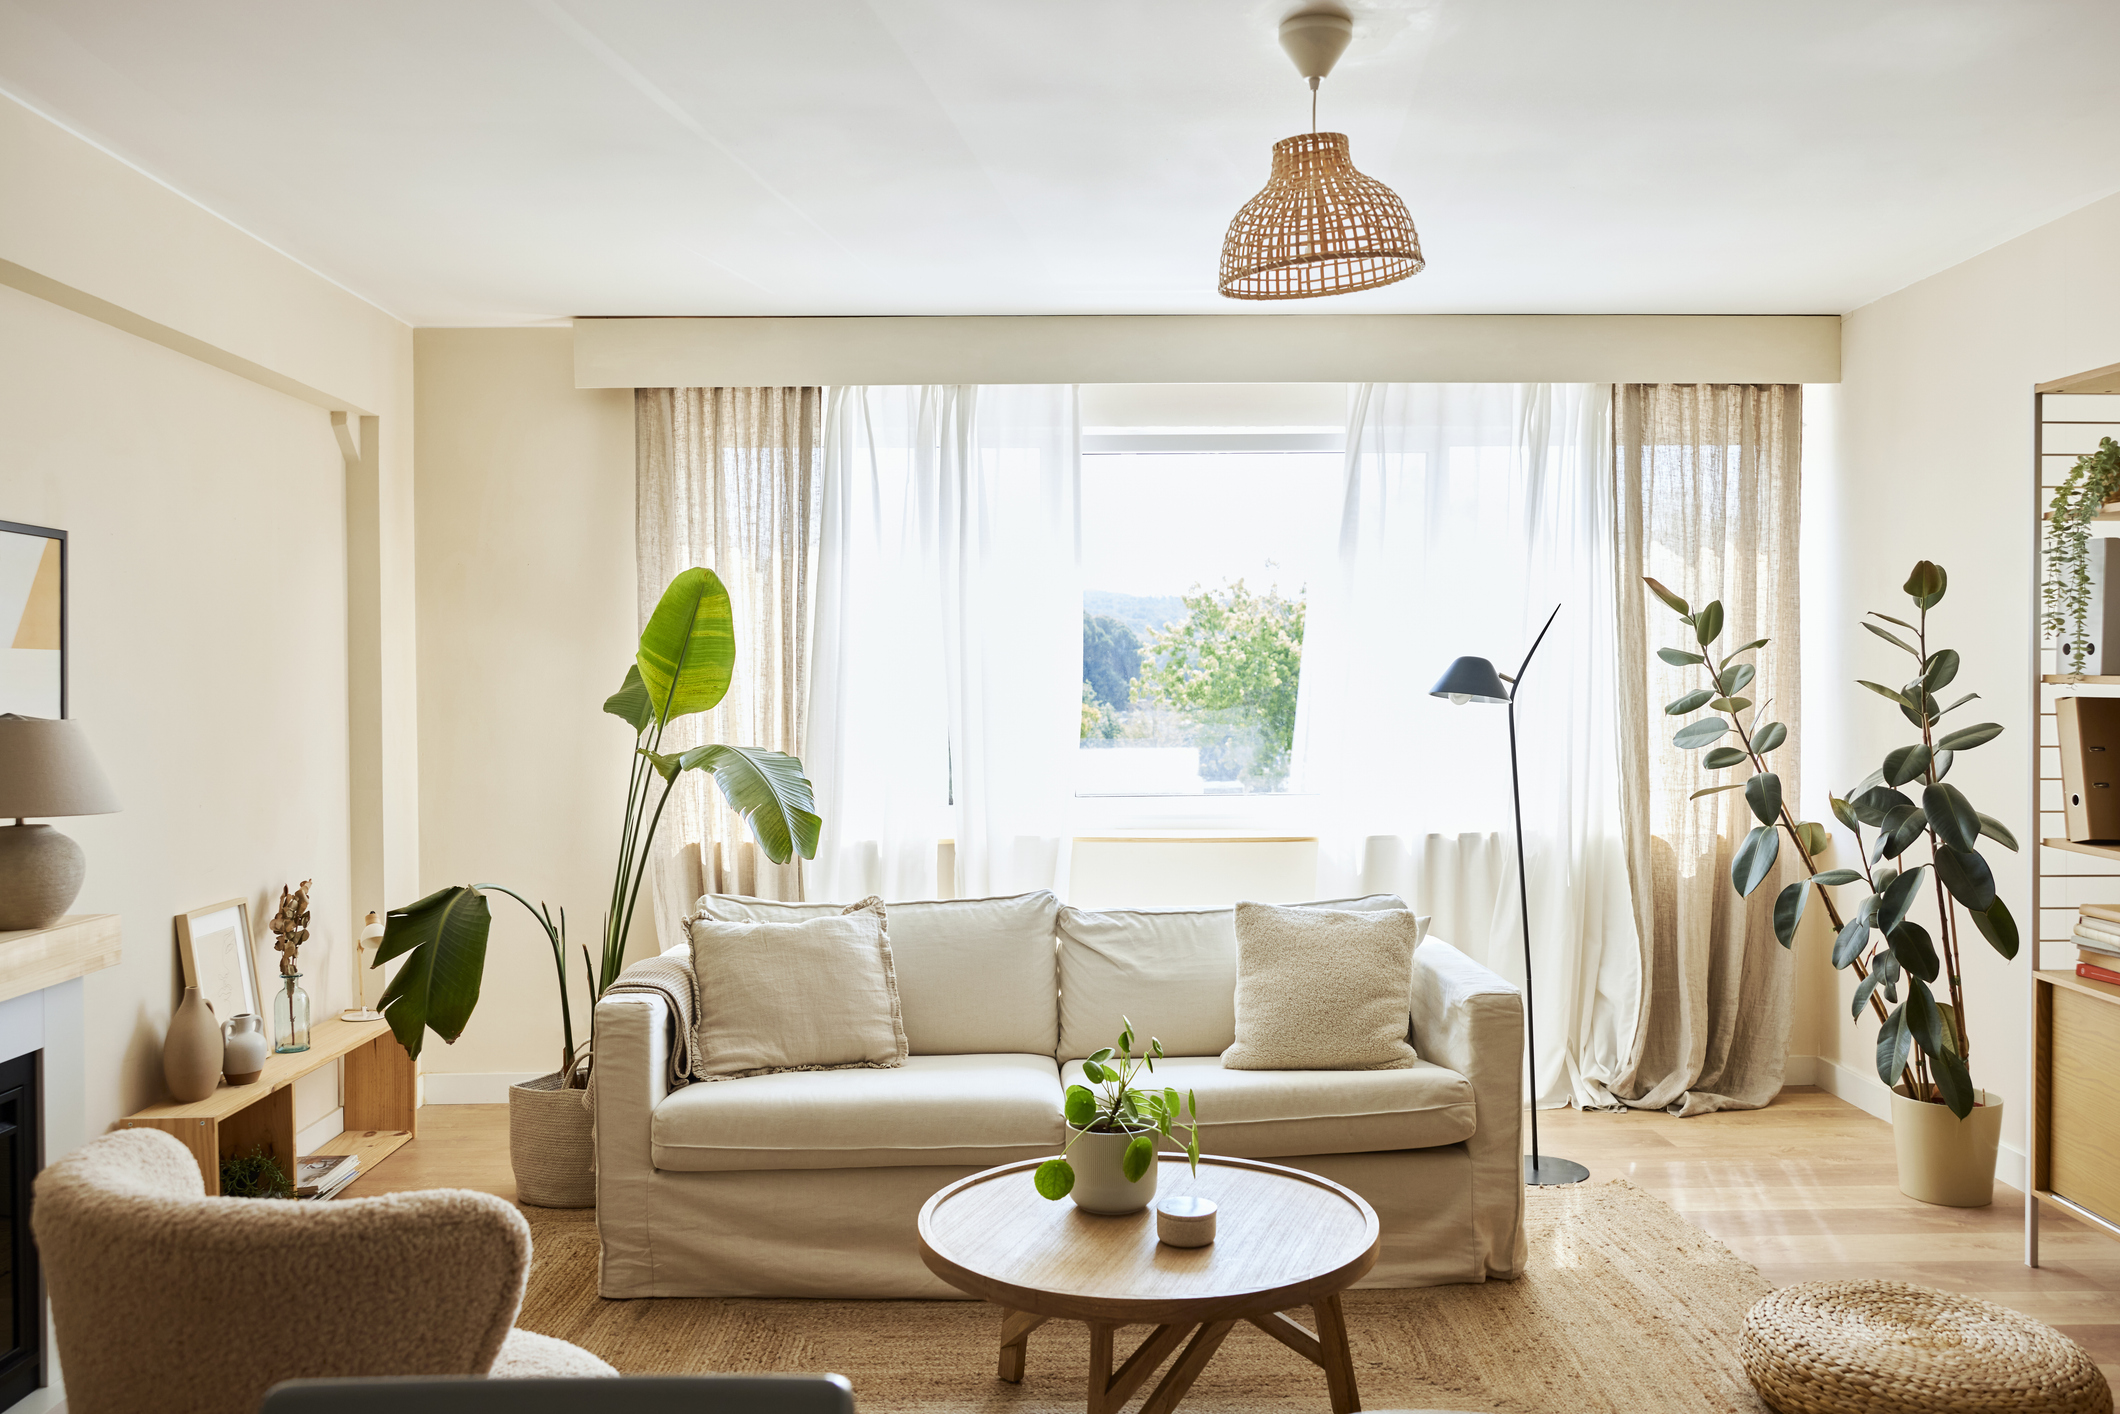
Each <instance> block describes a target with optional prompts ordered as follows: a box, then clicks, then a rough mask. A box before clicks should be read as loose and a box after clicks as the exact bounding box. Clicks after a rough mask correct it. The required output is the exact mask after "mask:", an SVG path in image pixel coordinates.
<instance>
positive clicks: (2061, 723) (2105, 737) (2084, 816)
mask: <svg viewBox="0 0 2120 1414" xmlns="http://www.w3.org/2000/svg"><path fill="white" fill-rule="evenodd" d="M2054 718H2055V723H2056V725H2057V726H2058V727H2059V728H2060V734H2061V804H2062V810H2063V813H2064V814H2065V815H2066V817H2067V823H2068V837H2069V839H2071V840H2072V841H2074V842H2076V843H2077V844H2112V843H2116V842H2120V697H2063V698H2060V699H2058V700H2057V701H2056V702H2055V703H2054Z"/></svg>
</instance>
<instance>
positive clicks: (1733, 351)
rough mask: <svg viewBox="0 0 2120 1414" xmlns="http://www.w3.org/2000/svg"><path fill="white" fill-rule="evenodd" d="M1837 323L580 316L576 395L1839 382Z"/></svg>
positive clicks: (1590, 318) (1714, 317)
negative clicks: (993, 386)
mask: <svg viewBox="0 0 2120 1414" xmlns="http://www.w3.org/2000/svg"><path fill="white" fill-rule="evenodd" d="M1839 381H1840V317H1839V316H1838V315H1785V314H1757V315H1724V314H1082V315H1078V314H1058V315H1035V316H1031V315H1027V316H1004V315H992V316H965V317H956V316H938V317H930V318H924V317H905V318H845V319H840V318H802V319H795V318H789V319H779V318H768V319H577V320H575V321H574V386H575V387H577V388H712V387H770V386H796V385H818V384H829V385H846V384H908V383H922V384H954V383H1369V382H1408V383H1546V382H1552V383H1837V382H1839Z"/></svg>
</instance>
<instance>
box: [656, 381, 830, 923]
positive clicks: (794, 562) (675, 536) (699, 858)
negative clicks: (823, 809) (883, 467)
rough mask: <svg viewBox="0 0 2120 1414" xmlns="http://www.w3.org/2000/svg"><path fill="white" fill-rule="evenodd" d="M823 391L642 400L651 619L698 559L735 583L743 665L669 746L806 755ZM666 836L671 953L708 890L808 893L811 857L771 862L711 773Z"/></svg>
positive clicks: (693, 393)
mask: <svg viewBox="0 0 2120 1414" xmlns="http://www.w3.org/2000/svg"><path fill="white" fill-rule="evenodd" d="M822 413H823V399H822V390H820V389H817V388H641V389H638V390H637V391H636V392H635V394H634V437H635V442H634V445H635V460H636V478H635V492H636V498H635V512H634V514H635V528H636V548H637V557H638V567H639V568H638V573H639V590H640V621H641V622H642V623H643V624H645V623H646V622H647V619H648V615H649V614H650V613H652V612H653V611H654V608H655V604H656V601H657V600H658V599H659V598H660V597H661V596H662V591H663V588H664V587H665V586H666V585H667V584H669V582H670V580H671V579H672V578H673V577H675V576H676V575H677V574H678V573H679V572H681V571H683V570H686V569H690V568H691V567H693V566H695V565H698V566H703V567H705V568H707V569H711V570H713V571H714V573H715V574H717V575H719V576H720V577H721V581H722V583H723V584H725V585H726V586H728V590H729V598H730V601H731V607H732V609H733V611H734V615H735V625H736V671H735V675H734V677H733V678H732V680H731V682H730V684H729V695H728V696H727V697H725V698H723V699H722V702H721V705H720V706H718V707H716V708H715V709H714V710H713V711H711V712H704V713H701V714H700V715H698V716H695V717H687V718H684V719H682V720H681V721H679V722H677V723H674V724H672V726H671V727H670V729H669V732H668V733H667V734H666V735H665V736H664V738H663V750H664V751H682V750H684V749H685V748H687V747H690V746H696V745H699V744H701V743H703V742H708V741H719V742H726V743H728V744H730V745H733V746H761V747H766V748H768V749H770V750H773V751H784V752H787V753H788V754H789V755H791V756H798V757H799V756H801V755H802V754H803V741H802V723H803V706H804V703H805V701H806V700H807V698H808V695H809V660H810V622H811V615H812V605H811V600H812V596H813V593H814V589H815V585H816V551H817V532H818V500H817V488H816V478H817V467H818V459H819V456H820V454H821V451H822V448H823V416H822ZM680 780H681V782H682V784H680V785H679V786H678V788H677V791H676V793H675V794H674V795H672V796H671V798H670V805H669V808H668V809H666V810H665V812H664V814H663V821H662V828H661V831H660V833H659V834H658V836H657V853H656V866H655V867H656V877H655V878H654V880H653V882H652V886H653V887H654V888H655V889H656V892H657V901H656V908H655V917H656V922H657V931H658V934H659V935H660V940H661V942H662V945H663V946H664V947H665V948H668V947H669V946H671V945H673V944H674V943H676V942H680V941H683V938H682V932H681V920H682V918H683V916H684V913H685V911H686V910H687V909H689V907H690V904H691V901H692V900H693V899H695V898H697V897H698V895H699V894H700V893H702V892H706V891H709V890H711V891H713V892H716V893H744V894H751V895H754V896H757V897H763V898H777V899H800V898H801V897H802V896H803V871H802V863H801V860H800V859H793V860H790V861H789V862H788V863H787V864H785V865H775V864H773V863H772V862H771V861H769V860H767V859H766V858H765V857H764V856H763V855H761V854H759V853H758V850H757V847H756V845H755V843H754V842H753V841H752V838H751V832H750V827H749V826H747V825H745V824H744V822H743V819H742V817H740V816H738V815H737V814H736V813H735V812H734V811H732V810H730V809H729V807H728V805H727V803H726V802H725V801H724V800H723V798H722V794H721V791H720V790H719V789H718V788H717V787H716V786H715V785H714V783H713V781H711V780H709V779H708V778H707V777H706V776H705V775H704V774H703V773H699V772H687V773H686V774H685V775H684V776H682V777H680Z"/></svg>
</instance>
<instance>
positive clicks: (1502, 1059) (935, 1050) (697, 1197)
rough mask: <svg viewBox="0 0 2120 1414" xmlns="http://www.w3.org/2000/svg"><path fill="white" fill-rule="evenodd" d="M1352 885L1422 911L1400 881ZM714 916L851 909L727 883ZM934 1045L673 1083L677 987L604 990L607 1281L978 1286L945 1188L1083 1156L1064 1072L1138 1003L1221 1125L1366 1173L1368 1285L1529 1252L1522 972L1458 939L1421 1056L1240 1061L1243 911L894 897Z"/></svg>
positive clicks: (764, 1289) (1456, 1277)
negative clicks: (743, 894)
mask: <svg viewBox="0 0 2120 1414" xmlns="http://www.w3.org/2000/svg"><path fill="white" fill-rule="evenodd" d="M1330 906H1332V907H1337V908H1354V909H1378V908H1400V907H1404V904H1403V903H1402V902H1401V901H1400V900H1398V899H1397V898H1393V897H1390V896H1388V895H1379V896H1375V897H1371V898H1366V899H1357V900H1344V901H1339V902H1336V903H1333V904H1332V905H1330ZM699 910H700V912H702V913H704V914H706V915H708V916H710V917H717V918H723V919H763V920H778V921H791V920H795V919H800V918H805V917H815V916H819V915H822V914H826V913H834V912H837V911H838V909H837V906H835V905H828V904H783V903H773V902H768V901H763V900H757V899H735V898H725V897H718V896H711V895H710V896H709V897H707V898H704V899H702V900H700V903H699ZM889 929H890V938H891V948H892V955H893V958H894V962H895V966H896V969H897V975H898V988H899V996H900V1001H901V1005H902V1008H903V1012H904V1020H905V1031H906V1039H907V1042H908V1045H909V1048H910V1050H911V1056H910V1058H909V1059H908V1060H907V1061H906V1063H905V1064H904V1066H902V1067H899V1068H895V1069H888V1070H838V1071H822V1072H800V1073H790V1074H781V1075H763V1076H755V1077H751V1078H748V1079H742V1080H728V1081H716V1082H710V1083H704V1084H692V1085H685V1086H682V1087H681V1088H676V1089H673V1088H671V1084H670V1081H669V1064H668V1057H669V1048H670V1045H671V1040H672V1032H671V1016H670V1008H669V1006H668V1005H667V1004H666V1003H665V1002H664V1000H663V999H662V998H661V997H659V996H655V995H650V994H646V993H625V992H621V993H614V994H612V995H607V996H606V997H605V998H604V999H603V1000H602V1001H600V1002H598V1003H597V1007H596V1069H597V1081H596V1155H597V1180H596V1190H597V1211H596V1221H597V1229H598V1232H599V1235H600V1236H601V1239H602V1248H603V1261H602V1270H601V1278H600V1283H599V1289H600V1290H601V1292H602V1294H603V1295H605V1296H607V1297H638V1296H816V1297H954V1296H958V1295H960V1294H961V1293H959V1292H957V1291H956V1290H954V1289H953V1288H951V1287H949V1286H946V1285H944V1284H943V1283H942V1282H941V1281H939V1280H938V1279H937V1278H936V1277H935V1276H934V1275H932V1274H931V1273H930V1272H929V1271H928V1270H927V1268H926V1267H925V1266H923V1265H922V1264H921V1261H920V1256H919V1250H918V1246H917V1243H916V1241H915V1235H914V1221H915V1217H916V1215H917V1214H918V1212H919V1209H920V1205H921V1204H922V1203H923V1202H925V1201H926V1200H927V1198H928V1197H929V1195H931V1194H933V1193H934V1192H935V1191H936V1190H937V1189H939V1188H941V1187H943V1186H944V1185H946V1184H949V1183H952V1182H954V1181H955V1180H957V1179H959V1178H962V1177H964V1176H965V1175H967V1174H970V1173H974V1172H976V1171H978V1170H980V1169H983V1168H989V1167H992V1166H993V1165H996V1164H1002V1163H1008V1162H1010V1161H1013V1160H1016V1159H1028V1158H1043V1157H1049V1156H1051V1155H1053V1154H1055V1153H1058V1152H1059V1150H1060V1146H1061V1144H1062V1142H1063V1141H1064V1138H1065V1126H1064V1122H1063V1120H1062V1118H1061V1097H1062V1094H1063V1092H1064V1087H1065V1086H1066V1085H1067V1084H1069V1083H1073V1082H1075V1081H1077V1080H1079V1079H1080V1075H1081V1057H1083V1056H1086V1055H1088V1054H1089V1053H1091V1052H1092V1051H1094V1050H1095V1049H1097V1048H1098V1047H1100V1046H1108V1045H1110V1044H1111V1043H1112V1041H1113V1039H1114V1037H1115V1036H1116V1035H1117V1033H1118V1031H1119V1025H1120V1021H1119V1018H1120V1016H1121V1014H1122V1013H1123V1014H1125V1015H1127V1016H1129V1017H1131V1018H1132V1020H1133V1023H1134V1030H1135V1032H1136V1034H1137V1035H1138V1036H1141V1037H1146V1036H1149V1035H1151V1034H1153V1035H1155V1036H1157V1037H1160V1038H1161V1040H1162V1042H1163V1045H1164V1049H1165V1052H1166V1053H1167V1054H1168V1055H1169V1057H1170V1059H1168V1060H1166V1061H1161V1062H1158V1064H1157V1066H1156V1074H1157V1076H1158V1077H1159V1078H1165V1079H1166V1080H1167V1082H1168V1083H1169V1084H1172V1085H1175V1086H1177V1087H1179V1088H1181V1089H1191V1090H1193V1091H1195V1092H1197V1094H1198V1096H1199V1107H1200V1113H1201V1115H1202V1117H1203V1120H1204V1122H1203V1124H1202V1125H1201V1133H1200V1145H1201V1148H1202V1149H1203V1150H1206V1151H1208V1152H1212V1153H1221V1154H1231V1155H1236V1156H1239V1157H1243V1158H1256V1159H1268V1160H1271V1161H1273V1162H1275V1163H1283V1164H1288V1165H1290V1166H1292V1167H1295V1168H1301V1169H1308V1170H1310V1171H1311V1172H1314V1173H1318V1174H1322V1175H1324V1176H1325V1177H1328V1178H1331V1179H1333V1180H1335V1181H1336V1182H1339V1183H1343V1184H1345V1185H1347V1186H1348V1187H1349V1188H1352V1189H1354V1190H1355V1191H1356V1192H1357V1193H1360V1194H1361V1195H1362V1196H1363V1197H1364V1198H1366V1199H1368V1201H1369V1202H1370V1204H1371V1205H1372V1206H1374V1207H1375V1208H1376V1210H1377V1214H1378V1216H1379V1217H1380V1218H1381V1219H1382V1222H1383V1229H1384V1236H1383V1251H1382V1253H1381V1254H1380V1256H1379V1259H1378V1262H1377V1265H1376V1267H1375V1269H1374V1270H1373V1271H1372V1272H1371V1273H1370V1275H1369V1277H1368V1278H1367V1280H1366V1281H1365V1282H1364V1283H1363V1285H1366V1286H1431V1285H1438V1284H1441V1283H1445V1282H1474V1281H1485V1280H1487V1279H1489V1278H1497V1277H1498V1278H1504V1279H1508V1278H1514V1277H1515V1276H1517V1275H1518V1274H1519V1273H1520V1272H1521V1271H1522V1270H1523V1267H1524V1255H1525V1253H1524V1228H1523V1211H1524V1189H1523V1175H1522V1168H1521V1164H1522V1159H1521V1143H1520V1137H1519V1130H1520V1112H1521V1104H1522V1101H1521V1095H1522V1087H1523V1071H1522V1059H1521V1057H1522V1051H1523V1044H1524V1035H1523V1012H1522V1006H1521V999H1520V997H1519V995H1518V993H1517V990H1516V989H1515V988H1514V987H1513V986H1511V985H1510V984H1509V983H1507V982H1504V981H1503V980H1502V979H1501V978H1499V977H1497V976H1495V975H1494V974H1493V973H1491V972H1489V971H1487V970H1486V969H1485V968H1483V967H1480V966H1479V965H1477V964H1476V963H1474V962H1473V961H1472V960H1471V959H1469V958H1467V957H1466V956H1465V955H1464V954H1463V953H1460V952H1458V951H1457V950H1456V949H1454V948H1452V947H1450V946H1449V945H1448V944H1447V943H1444V942H1441V941H1440V940H1437V939H1433V938H1430V939H1427V940H1426V941H1424V942H1423V943H1422V944H1421V946H1420V947H1419V948H1418V949H1417V950H1416V952H1415V954H1414V981H1413V994H1412V996H1411V997H1410V998H1409V999H1408V1014H1409V1018H1410V1021H1411V1026H1412V1037H1413V1042H1414V1046H1415V1049H1416V1050H1417V1052H1418V1053H1419V1056H1420V1059H1419V1061H1418V1062H1417V1063H1416V1064H1415V1065H1414V1066H1412V1067H1411V1068H1410V1069H1404V1070H1381V1071H1239V1070H1224V1069H1222V1067H1221V1064H1220V1060H1219V1056H1220V1053H1221V1051H1222V1050H1223V1049H1224V1048H1225V1047H1226V1046H1228V1045H1229V1044H1230V1043H1231V1041H1232V1040H1233V1039H1234V1038H1235V1028H1236V1014H1235V989H1236V937H1235V930H1234V924H1233V914H1232V910H1230V909H1227V908H1224V909H1204V910H1191V911H1156V912H1133V913H1128V912H1102V913H1091V912H1086V911H1083V910H1079V909H1073V908H1067V907H1063V906H1061V905H1060V904H1059V903H1058V902H1057V901H1056V900H1055V899H1054V898H1053V896H1052V895H1051V894H1047V893H1038V894H1026V895H1022V896H1020V897H1017V898H1008V899H974V900H963V901H951V902H946V903H894V904H891V905H889Z"/></svg>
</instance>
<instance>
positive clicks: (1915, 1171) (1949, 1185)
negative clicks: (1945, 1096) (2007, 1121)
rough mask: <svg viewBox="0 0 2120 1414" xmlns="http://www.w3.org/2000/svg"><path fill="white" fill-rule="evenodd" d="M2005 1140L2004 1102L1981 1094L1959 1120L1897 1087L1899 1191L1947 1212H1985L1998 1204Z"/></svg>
mask: <svg viewBox="0 0 2120 1414" xmlns="http://www.w3.org/2000/svg"><path fill="white" fill-rule="evenodd" d="M2001 1139H2002V1099H2001V1097H2000V1096H1998V1095H1996V1094H1995V1093H1994V1092H1993V1091H1990V1090H1982V1091H1980V1092H1979V1094H1978V1099H1977V1102H1976V1103H1975V1104H1974V1106H1973V1112H1972V1113H1971V1114H1969V1115H1967V1116H1966V1117H1965V1118H1964V1119H1960V1118H1958V1116H1956V1115H1954V1114H1952V1113H1951V1111H1950V1107H1949V1106H1947V1105H1932V1104H1927V1103H1925V1102H1923V1101H1921V1100H1910V1099H1908V1098H1907V1095H1906V1089H1905V1087H1904V1086H1900V1085H1895V1086H1893V1087H1892V1144H1893V1147H1894V1148H1896V1149H1897V1150H1898V1152H1899V1191H1900V1192H1901V1193H1904V1194H1906V1195H1907V1197H1909V1198H1917V1199H1919V1200H1920V1201H1922V1202H1924V1203H1934V1204H1937V1205H1938V1206H1940V1207H1945V1208H1985V1207H1986V1206H1987V1205H1988V1204H1990V1203H1992V1202H1993V1201H1994V1200H1995V1147H1996V1145H1997V1144H1998V1143H2000V1142H2001Z"/></svg>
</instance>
